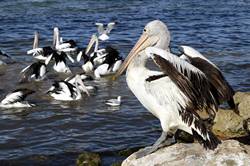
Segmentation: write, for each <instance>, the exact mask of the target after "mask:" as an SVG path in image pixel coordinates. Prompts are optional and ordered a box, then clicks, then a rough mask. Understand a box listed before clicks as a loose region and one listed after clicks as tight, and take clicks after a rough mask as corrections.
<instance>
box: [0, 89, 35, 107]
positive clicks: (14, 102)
mask: <svg viewBox="0 0 250 166" xmlns="http://www.w3.org/2000/svg"><path fill="white" fill-rule="evenodd" d="M32 93H34V91H32V90H29V89H17V90H15V91H13V92H12V93H9V94H8V95H7V96H6V97H5V98H4V99H3V100H2V101H1V103H0V107H4V108H22V107H32V106H35V105H34V104H30V103H28V102H27V101H25V98H26V97H27V96H28V95H30V94H32Z"/></svg>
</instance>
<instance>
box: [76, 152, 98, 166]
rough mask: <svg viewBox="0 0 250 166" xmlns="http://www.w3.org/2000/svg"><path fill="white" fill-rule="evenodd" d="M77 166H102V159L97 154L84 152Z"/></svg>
mask: <svg viewBox="0 0 250 166" xmlns="http://www.w3.org/2000/svg"><path fill="white" fill-rule="evenodd" d="M76 165H77V166H99V165H101V157H100V155H99V154H97V153H91V152H83V153H81V154H80V155H79V156H78V159H77V161H76Z"/></svg>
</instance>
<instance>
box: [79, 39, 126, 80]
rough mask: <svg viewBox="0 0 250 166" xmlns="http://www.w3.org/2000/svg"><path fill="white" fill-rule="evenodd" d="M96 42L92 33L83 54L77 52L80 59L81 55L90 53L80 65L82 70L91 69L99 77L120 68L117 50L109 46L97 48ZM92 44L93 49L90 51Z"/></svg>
mask: <svg viewBox="0 0 250 166" xmlns="http://www.w3.org/2000/svg"><path fill="white" fill-rule="evenodd" d="M98 43H99V41H98V38H97V36H96V35H95V34H94V35H92V38H91V40H90V42H89V44H88V46H87V48H86V51H85V54H84V53H81V54H78V57H77V59H78V61H80V59H81V56H82V55H85V57H86V55H88V54H90V56H89V58H84V59H87V61H85V62H84V64H83V65H82V68H83V71H84V72H86V73H89V72H92V71H93V72H94V75H95V77H96V78H101V76H105V75H109V74H113V73H115V72H116V71H117V70H118V69H119V68H120V66H121V64H122V62H123V59H122V57H120V56H119V52H118V51H117V50H116V49H115V48H113V47H111V46H106V48H105V49H99V50H98ZM94 44H95V45H94ZM93 46H94V50H93V52H92V53H90V52H91V51H90V50H91V48H93Z"/></svg>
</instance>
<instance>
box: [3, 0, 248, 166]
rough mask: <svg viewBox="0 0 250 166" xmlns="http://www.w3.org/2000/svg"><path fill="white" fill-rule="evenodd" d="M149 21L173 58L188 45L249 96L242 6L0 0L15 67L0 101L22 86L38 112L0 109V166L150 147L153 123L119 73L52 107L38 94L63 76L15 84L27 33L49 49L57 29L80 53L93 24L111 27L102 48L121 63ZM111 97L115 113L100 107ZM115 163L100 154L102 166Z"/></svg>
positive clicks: (194, 1)
mask: <svg viewBox="0 0 250 166" xmlns="http://www.w3.org/2000/svg"><path fill="white" fill-rule="evenodd" d="M154 19H160V20H162V21H163V22H165V23H166V24H167V26H168V28H169V30H170V32H171V47H172V51H173V52H175V53H178V46H180V45H189V46H192V47H194V48H195V49H197V50H199V51H200V52H201V53H203V54H204V55H205V56H206V57H207V58H208V59H210V60H211V61H212V62H214V63H215V64H216V65H218V67H219V68H220V69H221V70H222V72H223V74H224V76H225V77H226V79H227V80H228V82H229V83H230V84H231V85H232V86H233V88H234V89H235V90H236V91H250V52H249V49H250V3H249V2H248V1H244V0H238V1H234V0H227V1H226V0H222V1H216V0H211V1H203V0H191V1H185V0H179V1H176V0H168V1H165V0H159V1H149V0H148V1H147V0H145V1H140V0H127V1H122V0H112V1H108V0H85V1H81V0H72V1H68V0H60V1H59V0H16V1H9V0H1V1H0V50H4V51H5V52H7V53H8V54H9V55H10V56H12V57H13V58H14V59H15V60H16V63H14V64H9V65H8V66H7V67H4V68H3V67H1V68H0V99H2V98H3V97H4V96H5V95H6V94H7V93H9V92H10V91H12V90H14V89H15V88H17V87H28V88H30V89H33V90H36V93H35V94H34V95H31V96H30V97H29V98H28V100H29V101H30V102H31V103H35V104H36V105H37V106H36V107H34V108H30V109H9V110H6V109H0V163H1V161H3V160H5V161H8V160H19V159H24V160H25V158H28V157H30V156H34V155H53V156H54V160H53V161H52V163H50V165H74V164H75V157H76V156H75V155H72V156H71V155H68V154H77V153H80V152H82V151H91V152H112V151H117V150H122V149H126V148H133V147H140V146H143V147H144V146H148V145H150V144H152V143H154V141H155V140H156V139H157V138H158V136H159V135H160V133H161V128H160V125H159V121H158V120H157V119H156V118H155V117H153V116H152V115H151V114H150V113H149V112H148V111H147V110H146V109H145V108H144V107H143V106H142V105H141V104H140V103H139V102H138V101H137V99H136V98H135V97H134V96H133V94H132V93H131V92H130V90H129V89H128V87H127V84H126V81H125V77H124V75H123V76H122V77H120V78H119V79H118V80H116V81H114V82H112V81H110V80H109V79H102V80H100V81H91V82H87V83H86V84H88V85H95V86H97V87H98V90H97V92H95V93H93V94H92V95H91V96H90V97H86V98H84V99H83V100H81V101H77V102H59V101H54V100H52V99H50V98H49V97H48V96H47V95H46V94H45V92H46V90H48V88H49V87H50V86H51V84H52V83H53V81H54V80H60V79H63V78H65V77H66V76H65V75H58V74H55V73H53V72H50V73H49V74H48V78H47V79H46V80H45V81H43V82H40V83H30V84H19V83H18V81H19V78H20V74H19V72H20V71H21V70H22V69H23V68H24V67H25V66H27V65H28V64H31V63H32V62H34V60H33V59H32V57H31V56H29V55H26V51H27V50H29V49H31V48H32V42H33V34H34V31H39V33H40V37H41V41H40V45H41V46H46V45H51V43H52V31H53V27H55V26H58V27H59V28H60V30H61V35H62V36H63V38H64V39H74V40H76V41H77V42H78V45H79V46H80V47H86V44H87V43H88V41H89V38H90V36H91V35H92V34H93V33H96V32H97V30H96V27H95V25H94V23H95V22H102V23H108V22H110V21H116V22H117V26H116V27H115V29H114V30H113V31H112V32H111V35H110V40H109V41H108V43H107V44H110V45H112V46H114V47H115V48H117V49H118V50H119V52H120V54H121V55H122V56H123V57H126V56H127V54H128V52H129V51H130V49H131V48H132V47H133V45H134V44H135V42H136V41H137V39H138V38H139V36H140V34H141V33H142V30H143V27H144V26H145V25H146V23H148V22H149V21H152V20H154ZM70 66H71V68H72V70H73V71H74V72H80V71H81V69H80V68H79V65H76V64H71V65H70ZM118 95H120V96H122V105H121V106H120V108H119V109H112V108H110V107H108V106H106V105H105V101H106V100H107V99H110V98H115V97H117V96H118ZM57 156H59V157H57ZM117 160H119V159H117V158H116V157H113V156H112V155H111V156H108V157H107V156H106V157H104V158H103V165H110V164H111V163H112V162H114V161H117ZM26 164H27V163H26ZM28 164H30V165H32V161H30V162H28Z"/></svg>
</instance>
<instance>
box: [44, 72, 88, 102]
mask: <svg viewBox="0 0 250 166" xmlns="http://www.w3.org/2000/svg"><path fill="white" fill-rule="evenodd" d="M74 81H75V82H74V83H73V84H71V83H69V82H68V81H56V82H55V83H54V84H53V85H52V86H51V88H50V89H49V90H48V91H47V94H49V95H50V96H51V97H53V98H54V99H56V100H61V101H73V100H80V99H81V98H82V94H81V92H84V93H86V94H87V95H88V96H89V92H88V90H87V88H86V87H85V85H84V84H83V82H82V80H81V77H80V76H79V75H76V77H75V79H74Z"/></svg>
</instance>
